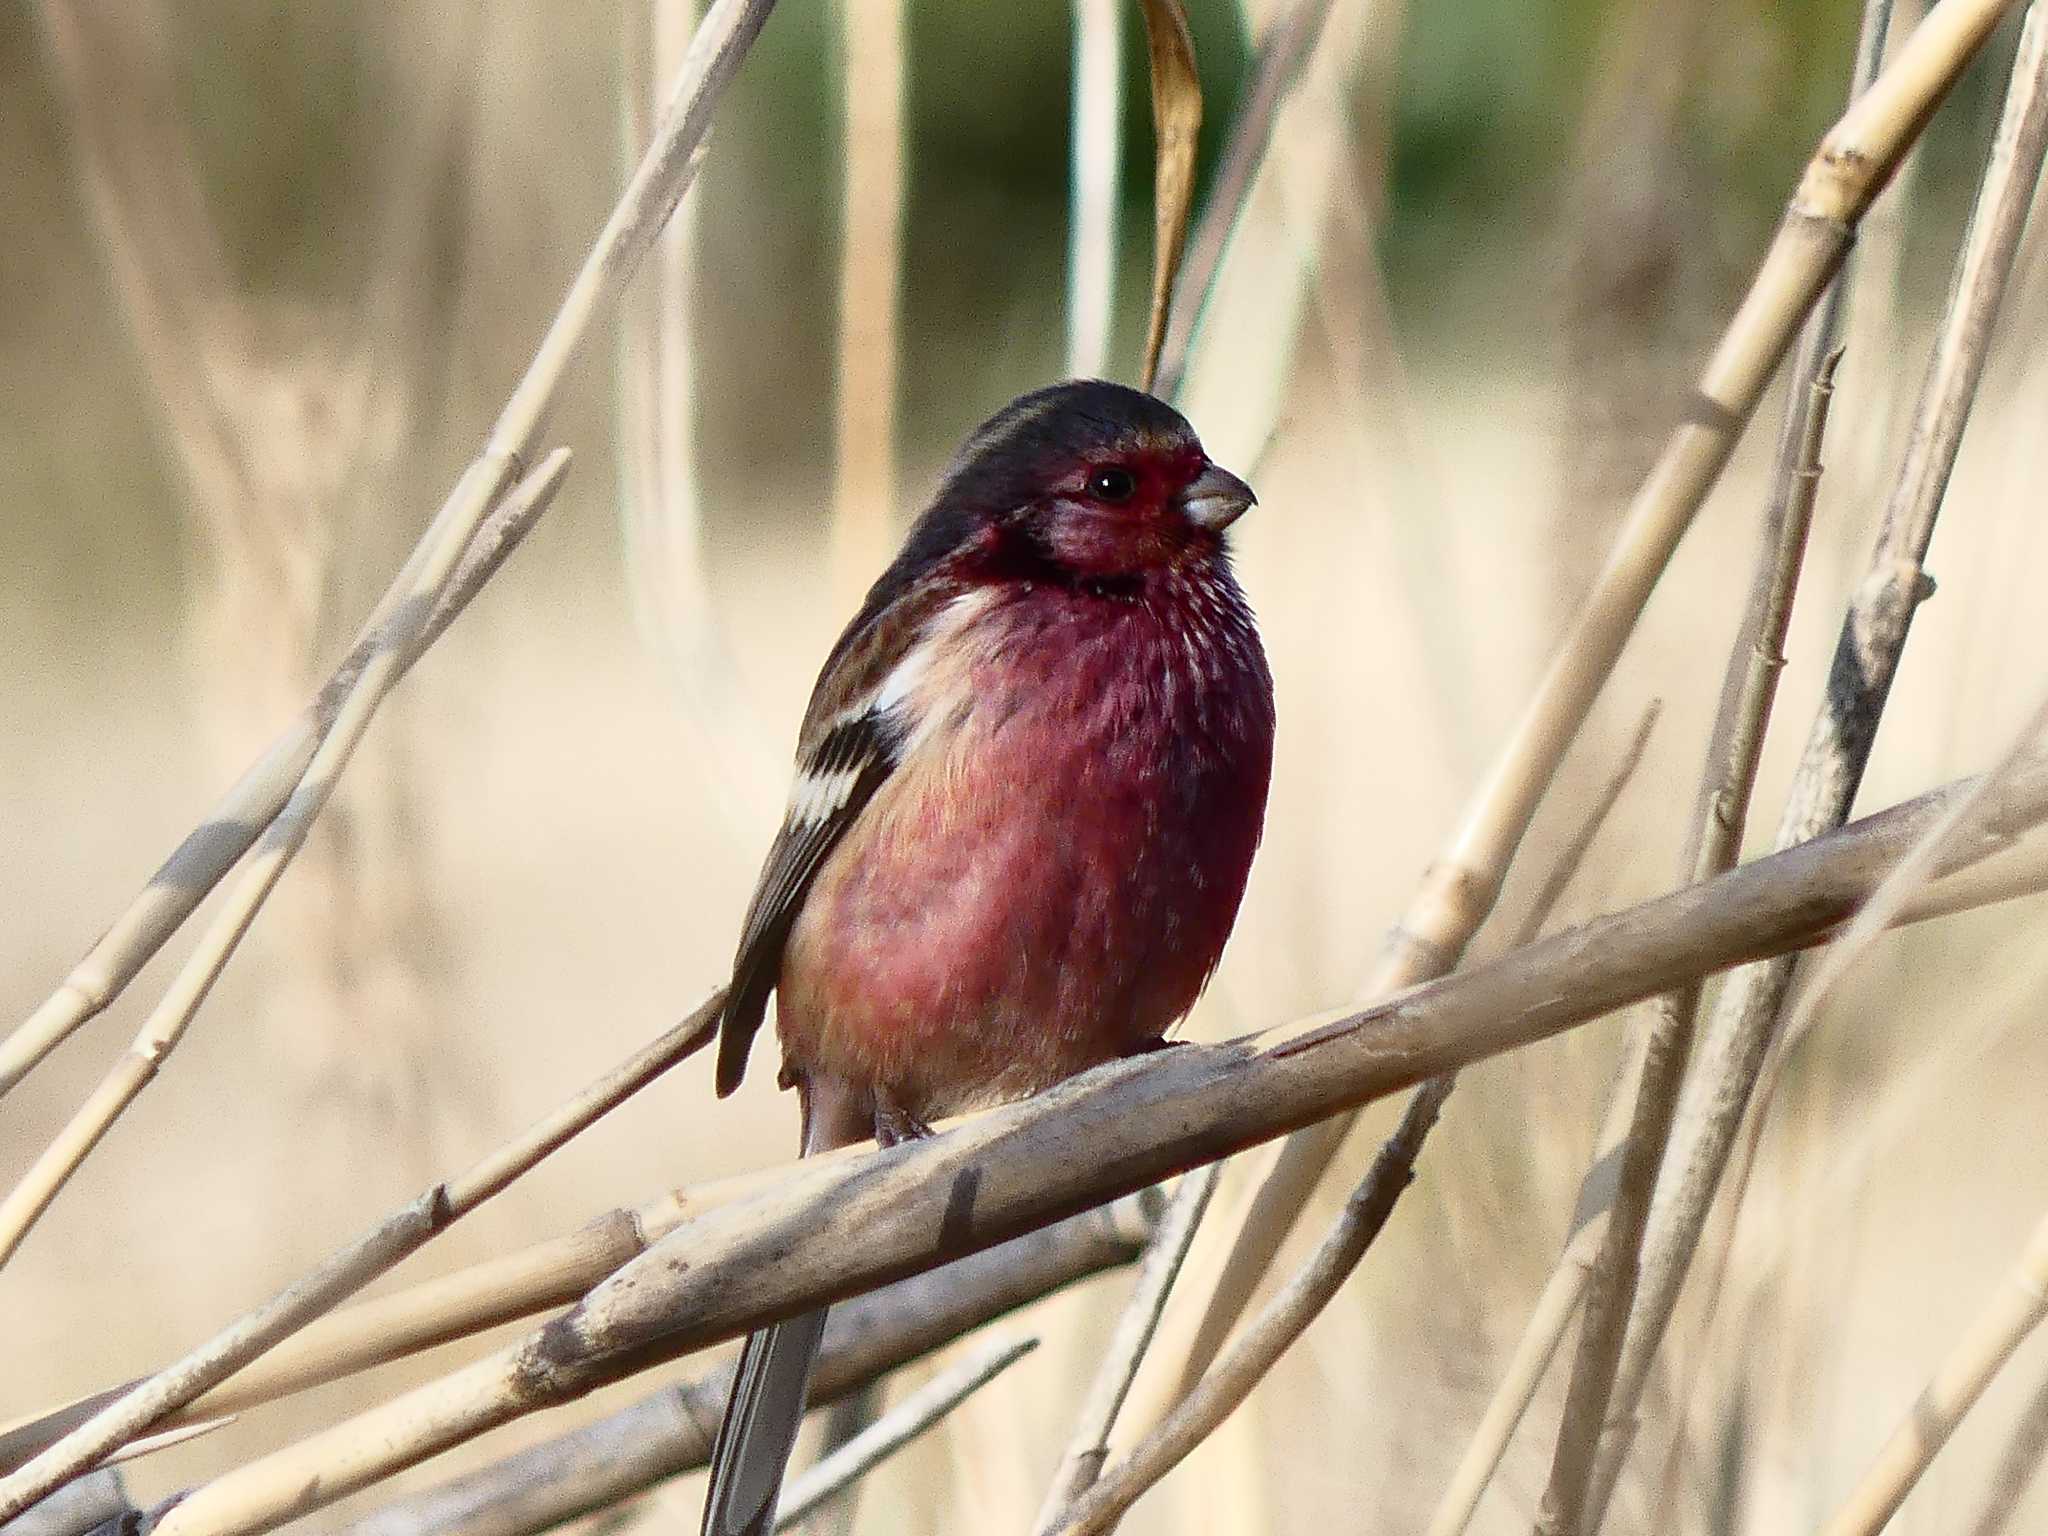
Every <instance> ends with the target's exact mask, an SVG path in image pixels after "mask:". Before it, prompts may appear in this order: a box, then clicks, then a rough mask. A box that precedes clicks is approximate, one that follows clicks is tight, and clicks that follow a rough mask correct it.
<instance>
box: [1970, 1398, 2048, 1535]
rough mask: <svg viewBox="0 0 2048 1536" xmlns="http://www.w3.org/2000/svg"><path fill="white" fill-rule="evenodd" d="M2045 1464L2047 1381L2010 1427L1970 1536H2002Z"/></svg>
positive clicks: (2047, 1453)
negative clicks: (1996, 1468) (2010, 1432)
mask: <svg viewBox="0 0 2048 1536" xmlns="http://www.w3.org/2000/svg"><path fill="white" fill-rule="evenodd" d="M2044 1465H2048V1381H2044V1382H2042V1383H2041V1385H2040V1386H2038V1387H2036V1388H2035V1389H2034V1396H2033V1400H2032V1401H2031V1402H2029V1403H2028V1404H2027V1406H2026V1411H2025V1412H2023V1413H2022V1414H2021V1415H2020V1417H2019V1422H2018V1423H2017V1424H2015V1425H2014V1426H2013V1429H2012V1434H2011V1436H2010V1437H2009V1438H2008V1439H2007V1440H2006V1443H2005V1454H2004V1455H2002V1456H2000V1457H1999V1458H1998V1470H1997V1471H1996V1472H1994V1473H1992V1474H1991V1480H1990V1482H1989V1484H1988V1485H1987V1486H1986V1488H1985V1490H1984V1503H1983V1507H1982V1508H1980V1509H1979V1510H1978V1511H1977V1518H1976V1519H1975V1520H1972V1521H1971V1522H1970V1536H2003V1533H2004V1531H2005V1530H2006V1528H2007V1527H2008V1526H2010V1525H2011V1524H2012V1517H2013V1512H2014V1511H2015V1510H2017V1509H2018V1508H2019V1502H2020V1500H2021V1499H2022V1498H2023V1497H2025V1496H2026V1492H2027V1486H2028V1485H2029V1484H2030V1483H2032V1482H2033V1480H2034V1479H2035V1477H2037V1476H2038V1475H2039V1474H2040V1471H2041V1468H2042V1467H2043V1466H2044Z"/></svg>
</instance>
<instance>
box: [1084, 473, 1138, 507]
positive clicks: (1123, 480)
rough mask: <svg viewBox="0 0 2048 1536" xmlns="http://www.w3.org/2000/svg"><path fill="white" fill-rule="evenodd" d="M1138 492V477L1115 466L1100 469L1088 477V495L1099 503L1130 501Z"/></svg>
mask: <svg viewBox="0 0 2048 1536" xmlns="http://www.w3.org/2000/svg"><path fill="white" fill-rule="evenodd" d="M1137 490H1138V482H1137V479H1136V477H1135V476H1133V475H1132V474H1131V472H1130V471H1129V470H1128V469H1119V468H1117V467H1116V466H1115V465H1111V466H1110V467H1109V468H1107V469H1098V470H1096V471H1095V473H1093V474H1092V475H1090V476H1089V477H1088V494H1089V495H1090V496H1093V497H1094V498H1095V499H1096V500H1097V501H1129V500H1130V499H1131V497H1132V496H1134V495H1135V494H1137Z"/></svg>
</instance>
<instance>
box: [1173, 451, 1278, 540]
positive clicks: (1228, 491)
mask: <svg viewBox="0 0 2048 1536" xmlns="http://www.w3.org/2000/svg"><path fill="white" fill-rule="evenodd" d="M1258 499H1259V498H1258V497H1256V496H1254V495H1253V494H1252V488H1251V487H1250V486H1248V485H1246V484H1245V483H1244V482H1243V481H1242V480H1240V479H1238V478H1237V476H1235V475H1233V474H1232V473H1231V472H1230V471H1229V470H1227V469H1223V468H1221V467H1220V466H1218V465H1215V464H1211V465H1209V466H1208V467H1207V468H1205V469H1204V470H1203V471H1202V472H1201V473H1200V474H1199V475H1197V476H1195V478H1194V479H1193V480H1190V481H1189V482H1188V484H1187V487H1186V489H1184V490H1183V491H1182V492H1181V493H1180V510H1181V513H1182V515H1183V516H1185V517H1186V518H1187V520H1188V521H1189V522H1191V523H1193V524H1194V525H1195V526H1196V527H1197V528H1207V529H1208V530H1209V531H1210V532H1212V533H1221V532H1222V531H1223V530H1224V529H1226V528H1228V527H1229V526H1230V525H1231V524H1232V523H1234V522H1236V521H1237V520H1238V519H1239V518H1240V517H1242V516H1243V515H1244V512H1245V509H1246V508H1247V507H1249V506H1251V505H1252V504H1253V503H1254V502H1256V501H1257V500H1258Z"/></svg>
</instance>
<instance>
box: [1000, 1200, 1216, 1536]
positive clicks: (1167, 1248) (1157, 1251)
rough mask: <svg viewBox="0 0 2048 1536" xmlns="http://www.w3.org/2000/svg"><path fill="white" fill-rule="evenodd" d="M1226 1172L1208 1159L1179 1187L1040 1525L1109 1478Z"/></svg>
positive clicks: (1050, 1524) (1085, 1403) (1046, 1526)
mask: <svg viewBox="0 0 2048 1536" xmlns="http://www.w3.org/2000/svg"><path fill="white" fill-rule="evenodd" d="M1221 1173H1222V1165H1221V1164H1220V1163H1210V1164H1207V1165H1206V1166H1204V1167H1201V1168H1197V1169H1195V1170H1194V1171H1193V1172H1192V1173H1190V1174H1188V1175H1186V1176H1185V1177H1184V1178H1183V1179H1182V1180H1181V1185H1180V1188H1179V1189H1177V1190H1175V1191H1174V1196H1173V1200H1172V1202H1171V1203H1170V1204H1169V1205H1168V1206H1167V1208H1166V1218H1165V1220H1163V1221H1162V1222H1161V1223H1160V1224H1159V1231H1158V1233H1157V1234H1156V1235H1155V1236H1154V1237H1153V1239H1152V1242H1151V1244H1150V1245H1149V1246H1148V1247H1147V1248H1146V1250H1145V1262H1144V1264H1143V1265H1141V1266H1140V1267H1139V1270H1138V1280H1137V1283H1136V1284H1135V1285H1134V1286H1132V1288H1131V1299H1130V1301H1129V1302H1128V1303H1126V1304H1125V1307H1124V1311H1123V1315H1122V1316H1121V1317H1119V1318H1118V1319H1117V1324H1116V1331H1115V1332H1114V1333H1112V1334H1111V1335H1110V1339H1109V1351H1108V1353H1107V1354H1105V1355H1104V1356H1103V1358H1102V1365H1101V1367H1100V1368H1099V1369H1098V1370H1097V1371H1096V1373H1095V1380H1094V1382H1093V1383H1092V1384H1091V1385H1090V1387H1089V1388H1088V1396H1087V1397H1086V1398H1084V1399H1083V1400H1082V1403H1081V1412H1080V1413H1079V1414H1078V1415H1077V1416H1076V1418H1075V1421H1074V1430H1073V1433H1072V1435H1071V1436H1069V1437H1068V1440H1067V1450H1066V1454H1065V1455H1064V1456H1062V1457H1061V1458H1060V1465H1059V1469H1058V1471H1056V1472H1055V1473H1054V1474H1053V1480H1052V1485H1051V1486H1050V1487H1049V1488H1048V1489H1047V1490H1046V1495H1045V1502H1044V1504H1043V1505H1042V1506H1041V1507H1040V1508H1039V1511H1038V1519H1037V1520H1036V1521H1035V1522H1034V1524H1033V1529H1034V1530H1038V1531H1041V1532H1048V1533H1049V1532H1050V1531H1051V1530H1053V1529H1054V1525H1055V1522H1056V1521H1057V1520H1058V1519H1059V1517H1060V1515H1061V1514H1062V1512H1063V1511H1065V1509H1066V1508H1067V1506H1068V1505H1070V1504H1072V1503H1073V1502H1074V1500H1075V1499H1077V1498H1079V1497H1080V1496H1081V1494H1082V1493H1083V1492H1084V1491H1086V1489H1087V1488H1088V1485H1089V1484H1091V1483H1093V1482H1094V1481H1095V1479H1096V1478H1097V1477H1099V1476H1100V1475H1101V1473H1102V1466H1103V1463H1104V1462H1105V1461H1106V1460H1108V1458H1109V1432H1110V1431H1111V1430H1112V1429H1114V1428H1115V1427H1116V1416H1117V1414H1118V1413H1119V1412H1121V1411H1122V1409H1123V1405H1124V1398H1125V1397H1126V1396H1128V1395H1129V1393H1130V1390H1131V1380H1132V1378H1133V1377H1135V1376H1136V1375H1137V1374H1138V1366H1139V1364H1140V1363H1141V1362H1142V1361H1143V1360H1144V1358H1145V1350H1146V1349H1147V1348H1148V1347H1149V1346H1150V1345H1151V1343H1152V1335H1153V1333H1154V1331H1155V1330H1157V1328H1158V1327H1159V1314H1160V1313H1161V1312H1163V1311H1165V1309H1166V1298H1167V1296H1168V1295H1169V1294H1171V1293H1172V1290H1173V1281H1174V1277H1175V1276H1176V1275H1178V1274H1179V1273H1180V1266H1181V1260H1183V1259H1185V1258H1186V1257H1187V1255H1188V1244H1189V1243H1191V1242H1193V1241H1194V1237H1195V1229H1196V1228H1197V1227H1198V1226H1200V1225H1201V1221H1202V1212H1203V1211H1205V1210H1207V1209H1208V1206H1209V1197H1210V1196H1211V1195H1213V1194H1214V1193H1215V1192H1216V1180H1217V1178H1218V1176H1219V1175H1220V1174H1221Z"/></svg>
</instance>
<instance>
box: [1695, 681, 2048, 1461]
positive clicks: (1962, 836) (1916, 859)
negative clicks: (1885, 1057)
mask: <svg viewBox="0 0 2048 1536" xmlns="http://www.w3.org/2000/svg"><path fill="white" fill-rule="evenodd" d="M2044 729H2048V694H2044V695H2043V697H2042V698H2041V700H2040V702H2039V703H2038V704H2037V705H2036V706H2035V707H2034V709H2033V710H2032V711H2031V712H2030V713H2029V715H2028V718H2027V720H2026V722H2025V723H2024V724H2023V725H2022V727H2021V728H2020V730H2019V732H2018V733H2017V734H2016V735H2015V736H2014V737H2013V738H2012V740H2011V741H2009V742H2008V743H2007V744H2006V747H2005V750H2004V751H2003V752H2002V753H2000V755H1999V758H1998V760H1997V762H1996V763H1995V764H1994V765H1993V766H1992V767H1991V769H1990V770H1989V771H1987V772H1986V773H1984V774H1983V775H1981V776H1980V777H1979V778H1977V779H1976V780H1975V781H1974V782H1973V784H1972V786H1971V789H1970V791H1969V792H1968V793H1966V794H1963V795H1961V796H1959V797H1957V799H1956V800H1955V802H1954V803H1953V804H1952V805H1951V806H1950V807H1949V808H1948V809H1947V810H1946V811H1945V812H1943V814H1942V815H1941V816H1940V817H1939V818H1938V819H1937V820H1936V821H1935V823H1934V824H1933V825H1932V826H1930V827H1929V828H1928V829H1927V831H1926V832H1925V833H1924V834H1922V836H1921V837H1920V839H1919V841H1918V842H1916V843H1915V844H1914V846H1913V847H1912V848H1910V849H1908V850H1907V851H1906V853H1905V854H1904V855H1903V856H1902V857H1901V858H1900V860H1899V862H1898V864H1897V865H1896V866H1895V867H1894V868H1893V869H1892V871H1891V872H1890V873H1889V874H1888V875H1887V876H1886V877H1885V879H1884V882H1883V883H1882V884H1881V885H1880V886H1879V887H1878V889H1877V890H1876V891H1874V892H1873V893H1872V894H1871V896H1870V899H1869V900H1868V901H1866V902H1865V903H1864V904H1863V905H1862V906H1861V907H1860V908H1859V909H1858V910H1857V912H1856V915H1855V916H1854V917H1853V918H1851V919H1850V920H1849V921H1848V922H1846V923H1844V924H1843V925H1842V927H1841V929H1840V931H1839V932H1837V933H1836V934H1835V935H1833V936H1832V937H1831V938H1830V940H1829V942H1828V944H1827V947H1826V948H1825V949H1824V950H1822V952H1821V953H1820V954H1819V955H1818V956H1817V957H1816V959H1815V962H1814V964H1813V966H1812V967H1811V969H1810V971H1809V973H1808V975H1807V977H1806V980H1805V983H1804V984H1803V985H1802V986H1801V987H1800V989H1799V992H1798V994H1797V995H1796V996H1795V997H1794V999H1793V1001H1792V1004H1791V1006H1790V1007H1788V1008H1787V1009H1786V1010H1785V1013H1784V1019H1783V1022H1782V1024H1781V1025H1780V1027H1779V1028H1778V1030H1777V1031H1776V1034H1775V1036H1774V1038H1773V1041H1772V1043H1771V1047H1770V1050H1769V1052H1768V1054H1767V1055H1766V1056H1765V1059H1764V1064H1763V1068H1762V1070H1761V1072H1760V1073H1759V1075H1758V1079H1757V1083H1756V1086H1755V1088H1754V1090H1753V1091H1752V1093H1751V1095H1750V1103H1749V1105H1748V1108H1747V1110H1746V1112H1745V1115H1744V1118H1743V1125H1742V1136H1741V1140H1740V1142H1739V1143H1738V1146H1737V1149H1736V1151H1735V1154H1734V1156H1733V1158H1732V1160H1731V1167H1730V1177H1729V1178H1728V1179H1727V1180H1726V1182H1727V1184H1728V1198H1726V1199H1725V1200H1723V1201H1722V1202H1721V1207H1720V1215H1719V1217H1718V1218H1717V1220H1716V1222H1715V1229H1714V1232H1713V1234H1712V1235H1711V1237H1708V1238H1706V1239H1705V1240H1704V1241H1706V1243H1707V1244H1708V1251H1709V1254H1710V1259H1709V1262H1708V1263H1707V1265H1706V1266H1705V1274H1706V1278H1705V1280H1704V1282H1703V1284H1702V1289H1703V1291H1704V1294H1705V1296H1706V1302H1705V1305H1704V1307H1703V1308H1702V1313H1703V1317H1704V1318H1705V1319H1706V1320H1711V1318H1712V1316H1713V1314H1714V1312H1715V1310H1716V1309H1717V1308H1718V1307H1719V1305H1720V1300H1721V1284H1722V1281H1723V1279H1724V1278H1725V1275H1726V1272H1727V1264H1728V1257H1729V1252H1730V1250H1731V1248H1732V1245H1733V1242H1734V1235H1735V1223H1736V1219H1737V1217H1738V1215H1739V1213H1740V1210H1741V1207H1742V1202H1743V1200H1744V1198H1745V1197H1746V1196H1747V1194H1748V1190H1749V1177H1750V1173H1751V1171H1752V1170H1753V1169H1754V1167H1755V1165H1756V1156H1757V1149H1758V1147H1759V1145H1760V1143H1761V1141H1762V1138H1763V1132H1764V1127H1765V1125H1766V1124H1767V1123H1768V1122H1769V1118H1770V1111H1771V1105H1772V1103H1773V1102H1774V1099H1775V1096H1776V1093H1777V1088H1778V1084H1779V1082H1780V1081H1781V1079H1782V1075H1783V1071H1784V1066H1785V1063H1786V1062H1787V1061H1788V1060H1790V1059H1791V1056H1792V1053H1793V1052H1794V1051H1795V1050H1797V1049H1798V1047H1799V1045H1800V1044H1801V1043H1802V1042H1803V1041H1804V1039H1805V1037H1806V1036H1807V1035H1808V1034H1809V1033H1810V1032H1811V1031H1812V1029H1813V1027H1814V1025H1815V1023H1816V1021H1817V1020H1818V1018H1819V1016H1820V1009H1821V1007H1822V1005H1823V1004H1824V1003H1825V1002H1826V1001H1827V999H1828V997H1829V995H1830V994H1831V993H1832V992H1833V990H1834V988H1835V987H1836V985H1838V984H1839V982H1840V981H1841V979H1842V977H1843V976H1845V975H1846V974H1848V972H1849V970H1850V969H1851V967H1853V966H1854V964H1855V963H1856V961H1857V960H1859V959H1860V958H1862V956H1863V955H1864V954H1865V953H1866V952H1867V951H1868V950H1869V947H1870V945H1871V944H1872V943H1874V942H1875V941H1876V939H1877V938H1878V937H1879V935H1881V934H1882V933H1884V932H1885V931H1886V930H1887V929H1889V928H1891V927H1894V926H1896V925H1897V924H1898V922H1899V920H1900V917H1901V914H1902V913H1903V912H1904V911H1905V908H1906V905H1907V903H1908V902H1909V901H1910V900H1911V899H1912V898H1913V896H1914V895H1915V894H1916V893H1917V892H1919V891H1920V890H1921V889H1922V888H1923V887H1924V886H1925V885H1926V884H1927V881H1928V878H1929V872H1930V871H1931V870H1932V869H1934V868H1935V867H1936V866H1937V865H1938V864H1939V863H1940V861H1941V860H1942V858H1943V857H1944V856H1945V854H1946V852H1947V851H1948V850H1949V849H1951V848H1954V847H1956V846H1957V845H1959V844H1961V843H1965V842H1972V841H1974V840H1975V839H1976V838H1977V836H1978V813H1979V811H1980V810H1981V808H1982V806H1983V804H1984V800H1983V796H1985V795H1988V794H1990V793H1992V792H1994V791H1995V790H1996V787H1997V785H1998V784H1999V783H2000V782H2002V781H2003V780H2004V778H2005V777H2006V776H2007V775H2009V774H2011V773H2012V772H2013V771H2014V770H2015V768H2016V767H2017V766H2018V765H2019V764H2020V763H2021V762H2023V761H2025V760H2026V758H2027V756H2028V754H2029V751H2030V749H2031V748H2032V746H2033V744H2034V742H2036V741H2037V740H2038V739H2039V738H2040V735H2041V733H2042V731H2043V730H2044ZM1877 1118H1878V1117H1873V1120H1875V1119H1877ZM1844 1150H1845V1155H1844V1157H1843V1158H1842V1160H1841V1163H1840V1168H1841V1170H1842V1171H1843V1172H1846V1171H1848V1170H1849V1169H1851V1168H1853V1167H1855V1166H1857V1165H1858V1164H1859V1163H1862V1162H1867V1160H1868V1157H1869V1153H1868V1151H1867V1150H1864V1149H1862V1148H1858V1147H1854V1146H1852V1147H1850V1148H1847V1149H1844ZM1704 1326H1705V1324H1704V1323H1703V1324H1702V1327H1703V1329H1704ZM1688 1395H1689V1394H1688ZM1686 1400H1687V1399H1686V1396H1681V1398H1680V1402H1681V1403H1683V1402H1684V1401H1686ZM1937 1448H1938V1447H1937ZM1678 1450H1679V1445H1678V1443H1677V1442H1676V1440H1674V1443H1673V1445H1672V1447H1671V1450H1670V1456H1669V1458H1668V1459H1675V1458H1676V1456H1677V1454H1678ZM1928 1454H1929V1457H1930V1458H1931V1457H1932V1454H1933V1451H1932V1450H1930V1451H1929V1453H1928ZM1668 1480H1669V1475H1668V1473H1667V1481H1668Z"/></svg>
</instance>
